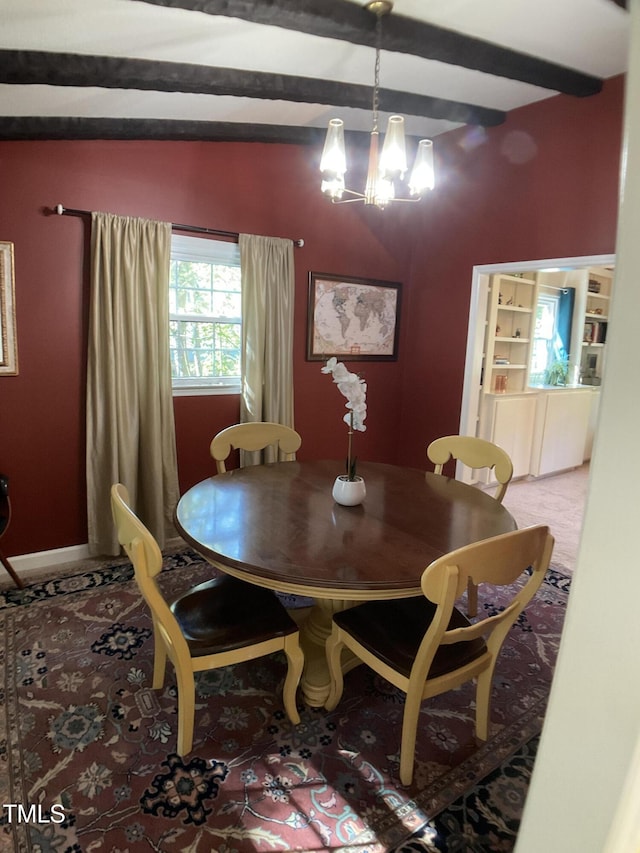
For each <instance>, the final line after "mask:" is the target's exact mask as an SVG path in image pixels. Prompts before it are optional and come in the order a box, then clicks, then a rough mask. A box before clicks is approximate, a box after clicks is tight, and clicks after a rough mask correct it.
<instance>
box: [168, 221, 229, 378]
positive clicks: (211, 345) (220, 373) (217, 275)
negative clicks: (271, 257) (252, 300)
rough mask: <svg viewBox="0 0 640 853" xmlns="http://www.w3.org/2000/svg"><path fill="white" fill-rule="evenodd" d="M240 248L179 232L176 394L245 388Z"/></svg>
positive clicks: (175, 245)
mask: <svg viewBox="0 0 640 853" xmlns="http://www.w3.org/2000/svg"><path fill="white" fill-rule="evenodd" d="M241 314H242V310H241V292H240V249H239V247H238V245H237V244H236V243H226V242H222V241H219V240H206V239H203V238H201V237H183V236H176V235H174V236H173V237H172V239H171V271H170V278H169V346H170V353H171V373H172V376H173V391H174V394H216V393H225V394H228V393H239V392H240V356H241V344H242V318H241Z"/></svg>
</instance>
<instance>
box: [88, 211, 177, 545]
mask: <svg viewBox="0 0 640 853" xmlns="http://www.w3.org/2000/svg"><path fill="white" fill-rule="evenodd" d="M170 256H171V225H170V224H169V223H167V222H152V221H149V220H145V219H134V218H130V217H120V216H114V215H112V214H106V213H92V215H91V306H90V317H89V352H88V368H87V510H88V522H89V550H90V553H91V554H118V553H120V546H119V544H118V540H117V537H116V534H115V530H114V526H113V522H112V520H111V507H110V496H109V491H110V488H111V485H112V483H116V482H122V483H124V484H125V486H126V487H127V488H128V489H129V492H130V494H131V500H132V503H133V506H134V508H135V510H136V512H137V514H138V515H140V517H141V518H142V519H143V520H144V523H145V524H146V525H147V527H148V528H149V529H150V530H151V532H152V533H153V535H154V536H155V537H156V539H157V540H158V542H159V544H160V547H162V546H163V545H164V543H165V541H166V538H167V536H170V535H172V534H171V531H172V517H173V510H174V508H175V505H176V503H177V501H178V496H179V493H178V473H177V462H176V442H175V425H174V417H173V399H172V391H171V365H170V360H169V265H170Z"/></svg>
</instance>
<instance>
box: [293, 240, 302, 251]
mask: <svg viewBox="0 0 640 853" xmlns="http://www.w3.org/2000/svg"><path fill="white" fill-rule="evenodd" d="M294 244H295V245H296V246H297V247H298V248H299V249H301V248H302V247H303V246H304V240H303V239H302V238H300V239H299V240H295V241H294Z"/></svg>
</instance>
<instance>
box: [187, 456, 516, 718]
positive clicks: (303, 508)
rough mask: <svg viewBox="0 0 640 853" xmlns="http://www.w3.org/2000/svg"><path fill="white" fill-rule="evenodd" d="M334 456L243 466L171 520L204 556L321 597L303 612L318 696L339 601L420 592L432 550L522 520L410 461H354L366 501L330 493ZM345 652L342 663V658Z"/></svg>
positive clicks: (198, 491)
mask: <svg viewBox="0 0 640 853" xmlns="http://www.w3.org/2000/svg"><path fill="white" fill-rule="evenodd" d="M341 468H342V465H341V463H340V462H337V461H335V460H331V461H318V462H278V463H272V464H266V465H255V466H250V467H247V468H238V469H234V470H230V471H227V472H226V473H224V474H217V475H215V476H212V477H209V478H208V479H206V480H203V481H202V482H200V483H198V484H196V485H195V486H193V487H192V488H191V489H189V490H188V491H187V492H185V494H184V495H183V496H182V497H181V498H180V501H179V502H178V506H177V508H176V512H175V522H176V527H177V529H178V531H179V533H180V534H181V535H182V536H183V538H184V539H185V540H186V541H187V542H188V543H189V544H190V545H191V546H192V547H193V548H194V549H195V550H196V551H197V552H198V553H199V554H201V555H202V556H203V557H204V558H205V559H206V560H207V561H208V562H210V563H211V564H212V565H213V566H215V567H217V568H218V569H220V570H222V571H224V572H227V573H228V574H231V575H235V576H236V577H238V578H241V579H242V580H245V581H248V582H250V583H253V584H257V585H259V586H264V587H267V588H270V589H274V590H277V591H280V592H285V593H294V594H297V595H303V596H309V597H311V598H313V599H314V602H315V603H314V605H313V606H312V607H311V609H310V610H306V611H304V612H303V613H298V614H296V613H295V611H294V614H293V615H294V618H295V617H296V615H297V618H298V621H299V624H300V638H301V643H302V646H303V649H304V653H305V669H304V673H303V677H302V681H301V688H302V695H303V697H304V699H305V701H306V702H307V704H309V705H310V706H312V707H321V706H322V705H324V702H325V700H326V698H327V696H328V692H329V671H328V667H327V664H326V658H325V650H324V645H325V641H326V638H327V637H328V636H329V633H330V632H331V618H332V616H333V614H334V613H335V612H337V611H338V610H341V609H344V608H345V607H350V606H353V604H354V603H356V602H358V601H363V600H370V599H374V598H375V599H390V598H403V597H409V596H412V595H420V594H421V587H420V579H421V576H422V573H423V572H424V570H425V568H426V567H427V566H428V565H429V564H430V563H431V562H432V560H434V559H436V558H437V557H440V556H442V555H443V554H446V553H448V552H449V551H453V550H455V549H456V548H460V547H462V546H463V545H468V544H469V543H471V542H476V541H478V540H480V539H487V538H489V537H491V536H497V535H498V534H500V533H508V532H510V531H512V530H515V529H516V526H517V525H516V523H515V521H514V519H513V517H512V516H511V514H510V513H509V512H508V510H507V509H506V508H505V507H504V506H503V505H502V504H501V503H499V502H498V501H496V500H494V498H493V497H491V495H489V494H487V493H486V492H483V491H482V490H480V489H477V488H475V487H473V486H469V485H466V484H464V483H461V482H459V481H458V480H454V479H451V478H449V477H445V476H442V475H440V474H433V473H431V472H425V471H421V470H418V469H414V468H402V467H398V466H395V465H386V464H381V463H373V462H362V463H359V464H358V473H359V474H360V475H361V476H362V477H363V478H364V480H365V483H366V492H367V493H366V497H365V499H364V501H363V503H362V504H360V505H359V506H350V507H346V506H341V505H340V504H337V503H336V502H335V501H334V500H333V497H332V494H331V491H332V486H333V482H334V480H335V478H336V476H337V475H338V474H340V473H341ZM348 668H349V663H348V662H346V663H345V669H348Z"/></svg>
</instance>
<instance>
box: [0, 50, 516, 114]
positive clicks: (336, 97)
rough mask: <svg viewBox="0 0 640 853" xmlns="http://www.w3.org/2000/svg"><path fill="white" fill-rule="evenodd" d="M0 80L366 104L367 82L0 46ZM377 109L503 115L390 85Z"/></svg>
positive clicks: (359, 105) (414, 112)
mask: <svg viewBox="0 0 640 853" xmlns="http://www.w3.org/2000/svg"><path fill="white" fill-rule="evenodd" d="M0 83H12V84H23V85H24V84H29V85H32V84H47V85H51V86H97V87H102V88H109V89H142V90H152V91H157V92H190V93H198V94H208V95H235V96H237V97H247V98H262V99H269V100H282V101H295V102H298V103H308V104H327V105H330V106H341V107H356V108H362V109H369V108H371V86H361V85H357V84H353V83H352V84H349V83H339V82H335V81H332V80H318V79H314V78H311V77H293V76H290V75H286V74H270V73H265V72H258V71H243V70H238V69H235V68H212V67H209V66H207V65H191V64H187V63H182V62H159V61H158V62H156V61H152V60H147V59H126V58H121V57H113V56H87V55H82V54H74V53H48V52H44V51H33V50H0ZM380 109H381V110H383V111H384V112H398V113H403V114H405V115H414V116H425V117H428V118H436V119H444V120H447V121H451V122H457V123H461V124H479V125H484V126H486V127H489V126H493V125H497V124H501V123H502V122H503V121H504V120H505V114H504V113H503V112H501V111H499V110H492V109H488V108H486V107H478V106H474V105H473V104H464V103H459V102H457V101H448V100H444V99H443V98H432V97H429V96H426V95H417V94H415V93H412V92H399V91H393V90H389V89H381V90H380Z"/></svg>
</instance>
